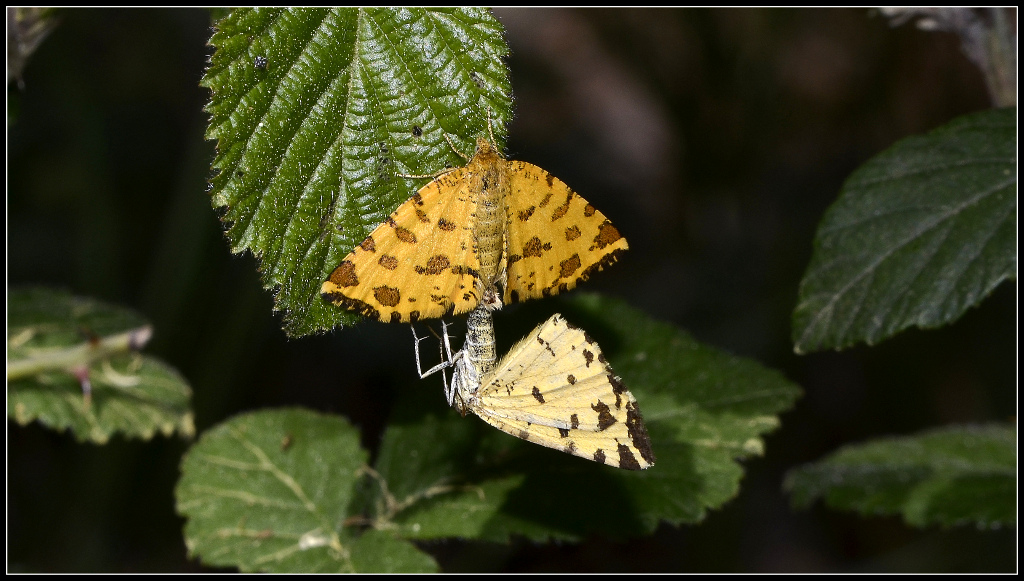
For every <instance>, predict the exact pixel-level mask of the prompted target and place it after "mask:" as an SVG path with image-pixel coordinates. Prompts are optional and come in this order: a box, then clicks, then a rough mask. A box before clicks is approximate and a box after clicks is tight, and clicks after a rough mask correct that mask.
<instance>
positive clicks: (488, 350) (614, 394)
mask: <svg viewBox="0 0 1024 581" xmlns="http://www.w3.org/2000/svg"><path fill="white" fill-rule="evenodd" d="M413 338H414V340H415V341H416V366H417V370H418V371H419V373H420V377H421V378H422V377H426V376H428V375H431V374H432V373H436V372H437V371H442V372H443V370H444V369H446V368H448V367H454V368H455V371H454V374H453V376H452V380H451V383H448V382H447V381H446V382H445V395H446V397H447V398H448V404H449V405H452V406H454V407H455V408H456V409H457V410H459V412H460V413H461V414H462V415H463V416H465V415H466V412H467V411H470V412H473V413H474V414H476V415H477V416H479V417H480V418H481V419H482V420H484V421H485V422H487V423H488V424H491V425H492V426H494V427H495V428H498V429H499V430H501V431H503V432H506V433H508V434H511V435H513V436H516V437H518V438H522V439H524V440H527V441H529V442H533V443H535V444H540V445H541V446H547V447H549V448H554V449H556V450H561V451H563V452H567V453H569V454H574V455H576V456H580V457H581V458H586V459H588V460H594V461H596V462H601V463H604V464H608V465H609V466H616V467H618V468H626V469H628V470H642V469H644V468H650V467H651V466H653V465H654V452H653V451H652V450H651V441H650V438H649V437H648V436H647V428H646V427H645V426H644V421H643V417H642V416H641V415H640V409H639V407H638V406H637V403H636V398H634V397H633V394H632V393H630V392H629V390H628V389H626V386H625V385H623V384H622V380H621V379H620V378H619V377H616V376H615V375H614V373H613V372H612V369H611V366H609V365H608V362H607V361H606V360H605V358H604V355H603V354H602V353H601V348H600V347H598V346H597V343H595V342H594V340H593V339H591V338H590V337H589V336H588V335H587V334H586V333H585V332H583V330H581V329H579V328H578V327H574V326H573V325H571V324H569V323H567V322H566V321H565V319H563V318H562V316H561V315H558V314H555V315H552V316H551V318H550V319H548V320H547V321H546V322H545V323H543V324H541V325H539V326H538V327H537V328H536V329H534V330H533V332H532V333H530V334H529V335H527V336H526V337H525V338H523V340H521V341H520V342H519V343H517V344H516V345H515V346H514V347H512V349H511V350H510V351H509V352H508V354H507V355H505V357H503V358H502V359H501V361H500V362H498V363H497V364H495V359H496V357H495V348H494V323H493V319H492V318H491V311H490V310H489V309H488V308H486V306H485V305H481V306H479V307H477V308H475V309H473V311H471V312H470V314H469V319H468V320H467V332H466V343H465V346H464V347H463V349H462V350H461V351H459V352H457V353H455V354H454V355H452V354H451V347H450V345H449V344H448V334H447V330H446V332H445V333H444V347H445V349H446V350H447V352H448V355H447V360H446V361H444V362H442V363H440V364H439V365H437V366H435V367H433V368H431V369H429V370H427V371H425V372H424V371H422V370H421V369H420V360H419V341H420V338H418V337H416V330H415V329H413Z"/></svg>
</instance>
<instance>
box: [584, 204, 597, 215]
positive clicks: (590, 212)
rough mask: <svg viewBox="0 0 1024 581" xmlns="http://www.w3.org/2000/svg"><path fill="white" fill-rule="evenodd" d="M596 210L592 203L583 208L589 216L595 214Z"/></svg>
mask: <svg viewBox="0 0 1024 581" xmlns="http://www.w3.org/2000/svg"><path fill="white" fill-rule="evenodd" d="M596 212H597V210H595V209H594V207H593V206H591V205H590V204H587V205H586V207H585V208H583V215H584V216H586V217H587V218H589V217H591V216H593V215H594V214H595V213H596Z"/></svg>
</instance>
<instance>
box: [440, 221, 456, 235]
mask: <svg viewBox="0 0 1024 581" xmlns="http://www.w3.org/2000/svg"><path fill="white" fill-rule="evenodd" d="M437 227H438V228H440V229H442V230H444V231H445V232H451V231H452V230H454V229H455V223H454V222H449V221H448V220H445V219H444V218H441V219H440V220H438V221H437Z"/></svg>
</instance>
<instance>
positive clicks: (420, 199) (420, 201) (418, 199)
mask: <svg viewBox="0 0 1024 581" xmlns="http://www.w3.org/2000/svg"><path fill="white" fill-rule="evenodd" d="M411 199H412V203H414V204H416V205H417V206H422V205H423V196H421V195H420V193H419V192H416V193H415V194H413V195H412V198H411Z"/></svg>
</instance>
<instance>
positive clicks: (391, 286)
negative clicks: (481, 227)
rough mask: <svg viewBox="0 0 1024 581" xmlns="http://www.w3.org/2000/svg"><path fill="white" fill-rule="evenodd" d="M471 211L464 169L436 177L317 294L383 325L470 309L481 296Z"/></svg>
mask: <svg viewBox="0 0 1024 581" xmlns="http://www.w3.org/2000/svg"><path fill="white" fill-rule="evenodd" d="M475 209H476V200H475V199H472V196H471V194H470V191H469V187H468V183H467V180H466V170H465V168H459V169H456V170H453V171H451V172H449V173H446V174H444V175H442V176H440V177H438V178H436V179H434V180H433V181H431V182H430V183H428V184H427V185H425V186H423V187H422V188H420V190H419V191H418V192H417V193H416V194H415V195H413V196H412V197H411V198H409V199H408V200H406V201H405V202H404V203H402V205H401V206H399V207H398V209H396V210H395V211H394V212H393V213H392V214H391V215H390V216H389V217H388V218H387V219H386V220H384V222H383V223H381V224H380V225H379V226H377V228H376V229H375V230H374V231H373V232H372V233H370V235H369V236H367V237H366V239H365V240H363V242H362V243H360V244H359V246H357V247H356V248H355V249H354V250H352V252H351V253H349V255H348V256H346V257H345V259H344V260H342V261H341V264H339V265H338V267H337V268H335V269H334V271H333V272H332V273H331V275H330V277H329V278H328V279H327V280H326V281H325V282H324V283H323V285H322V286H321V288H320V293H321V296H322V297H323V298H324V300H327V301H329V302H331V303H334V304H335V305H338V306H342V307H346V308H348V309H351V310H354V311H357V312H359V313H361V314H363V315H365V316H367V317H370V318H374V319H378V320H381V321H385V322H402V323H408V322H412V321H416V320H419V319H432V318H438V317H441V316H444V315H445V314H448V313H452V312H454V313H455V314H459V313H464V312H466V311H469V310H470V309H472V308H473V307H475V306H476V304H477V302H478V301H479V296H478V294H479V291H478V290H477V288H478V285H477V279H478V271H479V261H478V260H477V258H476V254H475V253H474V251H473V222H474V218H475V216H474V212H475Z"/></svg>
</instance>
